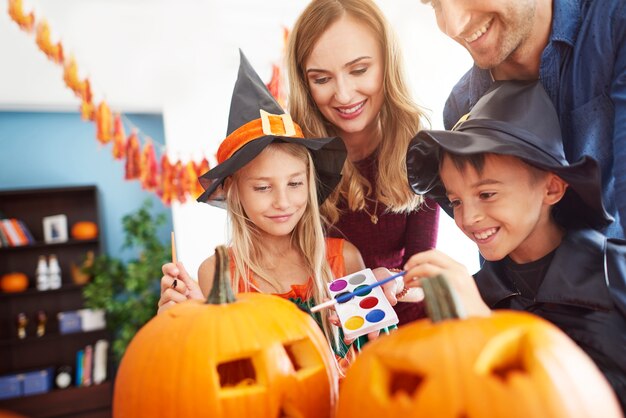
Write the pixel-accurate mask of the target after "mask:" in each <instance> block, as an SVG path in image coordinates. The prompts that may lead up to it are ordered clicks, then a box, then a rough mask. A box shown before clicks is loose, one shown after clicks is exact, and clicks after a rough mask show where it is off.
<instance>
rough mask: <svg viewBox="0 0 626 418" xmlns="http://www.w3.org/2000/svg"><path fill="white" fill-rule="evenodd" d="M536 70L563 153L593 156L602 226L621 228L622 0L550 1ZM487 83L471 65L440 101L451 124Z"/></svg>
mask: <svg viewBox="0 0 626 418" xmlns="http://www.w3.org/2000/svg"><path fill="white" fill-rule="evenodd" d="M539 77H540V80H541V83H542V84H543V86H544V88H545V89H546V91H547V92H548V95H549V96H550V98H551V99H552V102H553V103H554V105H555V107H556V110H557V113H558V115H559V120H560V122H561V129H562V131H563V146H564V148H565V155H566V157H567V158H568V160H569V161H570V162H571V163H573V162H576V161H578V160H579V159H580V158H581V157H582V156H583V155H590V156H592V157H594V158H595V159H596V160H597V161H598V162H599V164H600V168H601V172H602V194H603V197H604V204H605V206H606V209H607V211H608V212H609V213H610V214H611V215H612V216H613V217H614V218H615V222H614V223H613V224H611V225H610V226H609V227H608V228H607V229H606V230H604V231H602V232H604V233H605V234H606V235H607V236H609V237H613V238H625V236H626V234H625V232H624V231H626V1H624V0H553V18H552V30H551V34H550V41H549V43H548V45H547V46H546V48H545V49H544V51H543V53H542V55H541V64H540V68H539ZM491 83H492V79H491V75H490V73H489V71H488V70H481V69H480V68H478V67H476V66H474V67H473V68H472V69H470V70H469V71H468V72H467V73H466V74H465V75H464V76H463V77H462V78H461V80H460V81H459V82H458V83H457V85H456V86H455V87H454V88H453V90H452V93H451V94H450V97H449V98H448V101H447V102H446V106H445V108H444V125H445V127H446V129H451V128H452V126H454V124H455V123H456V122H457V121H458V120H459V118H460V117H461V116H463V115H465V114H466V113H468V112H469V110H470V109H471V108H472V106H474V104H476V102H477V101H478V99H479V98H480V97H481V96H482V95H483V94H484V93H485V92H486V91H487V89H488V88H489V87H490V85H491Z"/></svg>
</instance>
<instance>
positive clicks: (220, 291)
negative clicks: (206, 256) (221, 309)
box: [207, 245, 236, 305]
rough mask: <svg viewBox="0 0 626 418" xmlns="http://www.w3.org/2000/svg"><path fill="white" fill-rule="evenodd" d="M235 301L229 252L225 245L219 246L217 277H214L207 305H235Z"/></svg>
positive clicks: (217, 249) (216, 257)
mask: <svg viewBox="0 0 626 418" xmlns="http://www.w3.org/2000/svg"><path fill="white" fill-rule="evenodd" d="M235 300H236V299H235V295H234V293H233V288H232V286H231V284H230V267H229V261H228V250H227V249H226V247H224V246H223V245H219V246H217V247H216V248H215V275H214V276H213V287H211V293H209V297H208V298H207V303H210V304H212V305H223V304H226V303H233V302H234V301H235Z"/></svg>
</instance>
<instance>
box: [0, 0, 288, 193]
mask: <svg viewBox="0 0 626 418" xmlns="http://www.w3.org/2000/svg"><path fill="white" fill-rule="evenodd" d="M8 13H9V16H10V17H11V19H12V20H13V21H14V22H15V23H17V25H18V26H19V27H20V29H22V30H23V31H25V32H29V33H32V32H33V30H34V32H35V42H36V44H37V46H38V47H39V49H40V50H41V51H42V52H43V53H44V54H46V56H47V57H48V58H49V59H50V60H51V61H53V62H54V63H56V64H58V65H62V66H63V81H64V83H65V85H66V86H67V87H68V88H69V89H70V90H72V91H73V92H74V94H75V95H76V96H77V97H78V98H79V99H80V101H81V103H80V114H81V118H82V119H83V120H85V121H91V122H94V123H95V125H96V138H97V140H98V141H99V143H101V144H108V143H109V142H113V146H112V156H113V158H114V159H116V160H123V161H124V169H125V170H124V178H125V179H126V180H139V181H140V182H141V185H142V187H143V188H144V189H145V190H149V191H152V192H154V193H156V194H157V195H158V196H159V197H160V198H161V200H162V201H163V203H165V204H167V205H169V204H171V202H172V201H178V202H180V203H184V202H186V201H187V199H188V197H192V198H193V199H195V198H197V197H198V196H200V195H201V194H202V192H203V191H204V190H203V188H202V186H201V185H200V183H199V182H198V177H199V176H200V175H202V174H204V173H206V172H207V171H208V170H209V169H210V164H209V161H208V160H207V158H206V157H204V158H202V160H201V161H199V162H196V161H193V160H192V159H189V160H188V161H187V163H183V162H182V161H180V160H176V161H171V160H170V159H169V157H168V156H167V153H166V152H165V150H162V156H161V158H160V163H157V161H159V158H158V157H157V155H156V150H155V147H154V144H153V142H152V141H151V140H150V139H149V138H148V137H146V141H145V142H146V143H145V145H144V146H143V147H142V146H141V142H140V140H139V134H140V133H141V132H140V130H139V129H137V128H136V127H134V126H133V127H132V128H133V129H132V132H131V134H130V135H129V136H128V137H126V134H125V130H124V124H123V123H122V117H123V115H122V114H121V113H118V112H114V111H112V110H111V109H110V108H109V106H108V104H107V102H106V101H105V100H102V101H101V102H100V103H98V105H97V106H96V104H94V102H93V95H92V91H91V82H90V81H89V79H88V78H84V79H82V80H81V78H80V77H79V75H78V74H79V72H78V65H77V63H76V60H75V58H74V57H73V56H70V57H69V58H66V55H65V53H64V48H63V45H62V43H61V42H60V41H58V42H56V43H54V42H52V39H51V30H50V26H49V25H48V23H47V22H46V20H45V19H43V18H42V19H37V18H36V17H35V14H34V12H32V11H31V12H29V13H24V10H23V4H22V0H8ZM283 36H284V40H285V42H286V39H287V36H288V31H287V29H286V28H284V29H283ZM282 79H283V77H282V74H281V68H280V67H279V66H277V65H274V66H273V68H272V78H271V80H270V81H269V83H268V84H267V86H268V88H269V89H270V92H271V93H272V94H273V95H274V97H275V98H276V99H277V100H278V101H279V103H281V105H284V104H285V102H286V95H285V94H284V89H283V80H282ZM131 125H132V124H131ZM144 136H145V135H144Z"/></svg>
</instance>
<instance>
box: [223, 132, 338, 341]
mask: <svg viewBox="0 0 626 418" xmlns="http://www.w3.org/2000/svg"><path fill="white" fill-rule="evenodd" d="M276 151H282V152H285V153H287V154H289V155H291V156H293V157H295V158H297V159H299V160H301V161H302V162H304V163H305V164H306V172H307V183H308V199H307V206H306V209H305V211H304V214H303V215H302V218H300V221H299V222H298V224H297V225H296V227H295V228H294V229H293V231H292V232H291V243H292V245H293V246H294V247H296V248H297V250H298V251H299V252H300V254H301V255H302V257H303V258H304V260H305V262H306V268H307V270H308V273H309V275H310V276H311V277H312V278H313V289H312V293H313V294H312V295H308V297H311V296H312V297H313V300H314V303H315V304H318V303H321V302H323V301H324V300H325V299H327V298H329V297H330V296H329V293H328V290H327V288H326V284H327V283H329V282H331V281H332V280H333V273H332V271H331V269H330V266H329V264H328V261H327V259H326V243H325V239H324V231H323V229H322V221H321V218H320V215H319V205H318V202H317V187H316V175H315V168H314V165H313V160H312V159H311V154H309V152H308V151H307V149H306V148H305V147H304V146H302V145H298V144H289V143H277V142H273V143H271V144H270V145H268V146H267V147H266V148H265V149H264V150H263V151H262V152H276ZM238 173H239V171H237V172H235V173H234V174H233V176H232V177H231V178H229V179H227V181H226V182H225V189H226V202H227V211H228V219H229V222H230V225H231V232H232V236H231V245H232V248H233V251H234V254H235V257H234V259H235V275H234V277H233V283H232V285H233V289H241V288H243V289H244V291H246V292H247V291H249V290H250V289H251V288H254V289H255V290H257V291H258V288H255V286H254V285H253V284H252V283H250V280H249V278H250V275H254V276H255V277H258V278H261V279H262V280H264V281H266V282H268V283H270V284H271V285H272V286H274V287H275V288H276V289H280V285H279V283H278V282H279V281H278V280H277V279H276V278H275V277H272V275H271V274H269V273H268V271H267V269H266V268H265V267H264V263H263V257H262V254H261V253H262V248H263V245H262V241H261V233H260V231H259V228H258V227H257V226H256V225H255V224H254V223H253V222H252V221H251V220H250V218H249V217H248V215H247V214H246V213H245V211H244V209H243V206H242V204H241V200H240V197H239V189H238V182H237V180H238ZM308 297H307V299H308ZM322 329H323V331H324V333H325V334H326V335H327V337H328V339H329V342H330V344H331V347H335V346H336V345H337V344H338V336H337V328H336V327H334V326H331V323H330V321H328V317H327V316H322Z"/></svg>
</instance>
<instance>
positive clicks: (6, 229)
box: [0, 218, 35, 247]
mask: <svg viewBox="0 0 626 418" xmlns="http://www.w3.org/2000/svg"><path fill="white" fill-rule="evenodd" d="M34 243H35V239H34V238H33V234H31V232H30V230H29V229H28V227H26V224H25V223H24V222H23V221H21V220H19V219H16V218H5V219H0V244H1V245H2V246H6V247H19V246H22V245H29V244H34Z"/></svg>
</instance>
